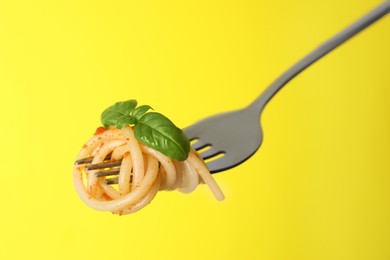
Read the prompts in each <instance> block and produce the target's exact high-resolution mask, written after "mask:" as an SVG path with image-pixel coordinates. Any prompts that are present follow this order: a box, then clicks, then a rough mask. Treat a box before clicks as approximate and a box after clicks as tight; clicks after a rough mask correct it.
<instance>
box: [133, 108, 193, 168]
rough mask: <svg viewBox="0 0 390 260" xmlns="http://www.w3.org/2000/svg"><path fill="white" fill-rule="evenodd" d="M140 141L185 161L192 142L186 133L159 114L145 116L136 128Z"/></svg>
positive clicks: (171, 156) (151, 113)
mask: <svg viewBox="0 0 390 260" xmlns="http://www.w3.org/2000/svg"><path fill="white" fill-rule="evenodd" d="M134 135H135V137H136V138H137V140H138V141H140V142H142V143H143V144H145V145H147V146H149V147H151V148H154V149H155V150H157V151H159V152H161V153H163V154H165V155H167V156H168V157H170V158H171V159H174V160H179V161H183V160H185V159H187V157H188V153H189V151H190V142H189V140H188V138H187V136H186V135H185V134H184V132H183V131H182V130H181V129H180V128H178V127H176V126H175V125H174V124H173V123H172V121H170V120H169V119H168V118H167V117H165V116H164V115H162V114H160V113H157V112H150V113H147V114H144V115H143V116H142V117H141V118H140V119H138V120H137V123H136V124H135V127H134Z"/></svg>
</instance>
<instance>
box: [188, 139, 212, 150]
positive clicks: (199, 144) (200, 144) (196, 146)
mask: <svg viewBox="0 0 390 260" xmlns="http://www.w3.org/2000/svg"><path fill="white" fill-rule="evenodd" d="M206 146H211V145H210V144H208V143H203V142H202V141H200V140H198V141H197V142H195V143H193V144H192V148H194V149H195V150H199V149H202V148H205V147H206Z"/></svg>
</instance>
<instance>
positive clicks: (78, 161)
mask: <svg viewBox="0 0 390 260" xmlns="http://www.w3.org/2000/svg"><path fill="white" fill-rule="evenodd" d="M92 160H93V156H91V157H86V158H82V159H79V160H76V161H75V162H74V164H75V165H80V164H87V163H91V162H92ZM107 160H111V154H109V155H107V156H106V158H104V161H107Z"/></svg>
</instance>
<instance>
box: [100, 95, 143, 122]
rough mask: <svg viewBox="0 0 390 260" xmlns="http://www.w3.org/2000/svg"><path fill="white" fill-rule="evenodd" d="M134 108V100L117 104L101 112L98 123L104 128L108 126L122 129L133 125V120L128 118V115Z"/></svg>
mask: <svg viewBox="0 0 390 260" xmlns="http://www.w3.org/2000/svg"><path fill="white" fill-rule="evenodd" d="M136 106H137V101H136V100H134V99H130V100H127V101H122V102H117V103H115V104H114V105H112V106H110V107H109V108H107V109H106V110H104V111H103V113H102V115H101V117H100V121H101V122H102V124H103V126H104V127H106V128H107V127H108V126H110V125H114V126H116V127H117V128H122V127H123V126H125V125H129V124H134V123H135V118H133V117H132V116H130V113H131V112H132V111H133V110H134V109H135V108H136Z"/></svg>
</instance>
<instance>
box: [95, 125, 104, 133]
mask: <svg viewBox="0 0 390 260" xmlns="http://www.w3.org/2000/svg"><path fill="white" fill-rule="evenodd" d="M104 131H106V129H105V128H104V127H103V126H99V127H98V128H96V131H95V133H94V135H100V134H102V133H104Z"/></svg>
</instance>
